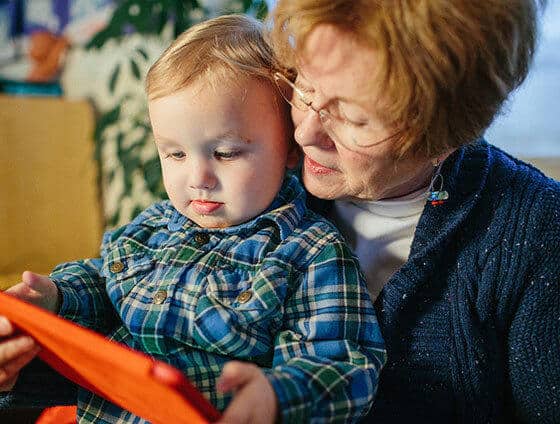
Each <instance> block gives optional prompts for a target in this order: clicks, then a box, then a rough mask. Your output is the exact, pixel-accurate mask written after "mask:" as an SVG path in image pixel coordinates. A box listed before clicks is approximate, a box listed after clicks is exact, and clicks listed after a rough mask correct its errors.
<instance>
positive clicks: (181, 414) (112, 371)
mask: <svg viewBox="0 0 560 424" xmlns="http://www.w3.org/2000/svg"><path fill="white" fill-rule="evenodd" d="M0 315H4V316H5V317H6V318H8V319H9V320H10V321H11V322H12V323H13V324H14V325H15V326H16V327H17V328H18V329H19V330H21V331H22V332H24V333H27V334H29V335H30V336H31V337H33V338H34V339H35V340H36V341H37V343H38V344H39V345H40V346H41V347H42V350H41V352H40V353H39V357H40V358H41V359H42V360H43V361H45V362H46V363H48V364H49V365H50V366H51V367H53V368H54V369H56V370H57V371H58V372H59V373H61V374H62V375H64V376H65V377H67V378H68V379H70V380H72V381H74V382H75V383H77V384H79V385H81V386H82V387H85V388H86V389H87V390H90V391H92V392H94V393H96V394H98V395H99V396H102V397H103V398H105V399H107V400H109V401H111V402H113V403H115V404H116V405H119V406H121V407H122V408H124V409H126V410H127V411H130V412H132V413H133V414H136V415H138V416H140V417H142V418H144V419H146V420H148V421H150V422H152V423H153V424H169V423H175V424H187V423H191V424H206V423H208V422H211V421H216V420H217V419H219V418H220V413H219V412H218V411H217V410H216V409H215V408H214V407H213V406H212V404H211V403H210V402H208V400H207V399H206V398H205V397H204V396H202V394H201V393H200V392H199V391H198V390H197V389H196V388H195V387H194V386H193V385H192V384H191V383H190V382H189V381H188V380H187V379H186V377H185V376H184V375H183V373H181V372H180V371H179V370H177V369H176V368H173V367H171V366H170V365H168V364H166V363H163V362H160V361H156V360H154V359H153V358H151V357H149V356H148V355H146V354H144V353H141V352H138V351H135V350H132V349H130V348H128V347H127V346H124V345H122V344H119V343H116V342H113V341H110V340H107V339H106V338H104V337H103V336H102V335H100V334H98V333H96V332H94V331H91V330H88V329H87V328H84V327H81V326H79V325H77V324H75V323H73V322H71V321H68V320H65V319H63V318H60V317H58V316H56V315H54V314H52V313H50V312H48V311H46V310H44V309H41V308H39V307H37V306H34V305H31V304H29V303H26V302H23V301H22V300H19V299H17V298H15V297H12V296H9V295H7V294H5V293H0Z"/></svg>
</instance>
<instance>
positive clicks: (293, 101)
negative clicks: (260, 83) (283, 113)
mask: <svg viewBox="0 0 560 424" xmlns="http://www.w3.org/2000/svg"><path fill="white" fill-rule="evenodd" d="M274 82H275V83H276V86H277V87H278V90H279V91H280V94H281V95H282V97H283V98H284V100H286V101H287V102H288V103H289V104H290V105H291V106H293V107H295V108H296V109H299V110H303V111H306V110H309V105H308V104H307V103H306V102H305V99H304V98H303V96H302V94H301V93H300V92H299V89H298V88H297V87H296V86H295V85H294V84H293V83H292V82H291V81H290V80H289V79H288V78H286V77H285V76H284V75H282V74H281V73H279V72H276V73H275V74H274Z"/></svg>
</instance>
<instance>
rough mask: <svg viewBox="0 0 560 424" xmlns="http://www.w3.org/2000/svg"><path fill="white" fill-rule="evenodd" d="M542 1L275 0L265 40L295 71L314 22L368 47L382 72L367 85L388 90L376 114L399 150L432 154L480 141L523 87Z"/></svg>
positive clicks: (533, 49) (400, 151)
mask: <svg viewBox="0 0 560 424" xmlns="http://www.w3.org/2000/svg"><path fill="white" fill-rule="evenodd" d="M545 1H546V0H540V1H538V0H298V1H292V0H279V1H278V3H277V6H276V8H275V9H274V10H273V12H272V14H271V17H270V19H271V31H270V34H269V38H270V42H271V44H272V46H273V48H274V50H275V52H276V55H277V57H278V58H279V60H281V61H282V62H283V63H284V64H285V65H287V66H289V67H294V68H297V61H298V58H301V55H303V53H304V51H303V49H302V46H304V44H305V41H306V38H307V36H308V35H309V34H310V33H311V31H312V30H313V29H314V28H315V27H316V26H317V25H319V24H332V25H334V26H336V27H337V28H338V29H340V30H342V31H346V32H349V33H351V34H353V35H354V36H355V37H356V39H357V41H358V42H360V43H365V45H367V46H370V47H372V48H374V49H375V50H376V51H377V52H379V60H380V70H379V74H377V75H378V78H379V80H376V81H372V83H381V84H383V85H384V89H385V93H386V94H387V98H385V99H383V100H384V102H383V104H384V106H383V110H381V111H380V113H381V114H382V115H381V116H383V117H385V120H386V123H387V124H388V125H392V126H396V127H397V128H398V129H400V130H402V132H401V133H400V135H399V136H397V139H396V144H395V146H396V153H398V154H399V155H403V154H405V153H407V152H414V153H416V154H423V155H426V156H430V157H433V156H435V155H438V154H440V153H443V152H445V151H447V150H449V149H450V148H455V147H458V146H461V145H463V144H467V143H469V142H471V141H473V140H474V139H476V138H477V137H479V136H481V135H482V133H483V132H484V131H485V129H486V128H487V127H488V126H489V125H490V123H491V122H492V120H493V119H494V117H495V116H496V114H497V112H498V111H499V110H500V107H501V106H502V104H503V102H504V100H505V99H506V98H507V97H508V95H509V94H510V92H511V91H512V90H514V89H515V88H516V87H518V86H519V85H520V84H521V83H522V82H523V80H524V79H525V77H526V75H527V72H528V69H529V66H530V63H531V60H532V57H533V54H534V51H535V44H536V32H537V31H536V27H537V23H536V22H537V15H538V6H539V3H540V4H541V5H543V6H544V3H545ZM372 75H373V71H372ZM372 79H373V76H372ZM377 100H379V99H377Z"/></svg>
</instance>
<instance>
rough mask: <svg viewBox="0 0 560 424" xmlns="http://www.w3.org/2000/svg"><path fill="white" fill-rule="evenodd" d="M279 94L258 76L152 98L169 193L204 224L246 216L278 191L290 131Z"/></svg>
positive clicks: (229, 222) (227, 222)
mask: <svg viewBox="0 0 560 424" xmlns="http://www.w3.org/2000/svg"><path fill="white" fill-rule="evenodd" d="M274 96H275V93H274V91H273V88H272V87H271V86H269V85H267V84H264V83H262V82H259V81H257V80H248V81H246V82H240V83H238V84H233V83H226V84H224V86H223V87H220V88H218V89H212V88H210V86H209V85H207V84H205V83H204V81H199V82H196V83H194V84H191V85H190V86H188V87H186V88H185V89H183V90H181V91H179V92H176V93H174V94H171V95H169V96H166V97H162V98H159V99H156V100H152V101H149V103H148V107H149V112H150V120H151V122H152V129H153V131H154V136H155V139H156V145H157V148H158V151H159V156H160V160H161V165H162V171H163V181H164V184H165V189H166V191H167V194H168V196H169V199H170V200H171V203H172V204H173V206H174V207H175V208H176V209H177V210H178V211H179V212H181V213H182V214H183V215H185V216H187V217H188V218H190V219H191V220H193V221H194V222H196V223H197V224H198V225H200V226H201V227H228V226H232V225H237V224H240V223H243V222H245V221H248V220H249V219H251V218H253V217H255V216H257V215H259V214H260V213H261V212H263V211H264V210H265V209H266V208H267V207H268V206H269V205H270V203H271V202H272V200H273V199H274V197H275V196H276V194H277V193H278V191H279V189H280V186H281V184H282V181H283V178H284V172H285V168H286V165H287V158H288V143H287V137H288V134H287V128H286V124H285V121H284V120H283V119H282V118H281V115H280V113H279V111H278V106H277V104H276V100H275V98H274Z"/></svg>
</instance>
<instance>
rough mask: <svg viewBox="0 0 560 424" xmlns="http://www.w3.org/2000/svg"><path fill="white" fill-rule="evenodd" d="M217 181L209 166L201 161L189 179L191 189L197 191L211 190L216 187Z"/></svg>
mask: <svg viewBox="0 0 560 424" xmlns="http://www.w3.org/2000/svg"><path fill="white" fill-rule="evenodd" d="M216 183H217V179H216V175H215V174H214V172H213V170H212V168H211V167H210V166H208V164H206V163H203V162H202V161H199V162H198V163H196V164H195V166H194V167H193V169H192V172H191V176H190V179H189V186H190V188H193V189H197V190H201V189H202V190H211V189H213V188H215V187H216Z"/></svg>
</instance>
